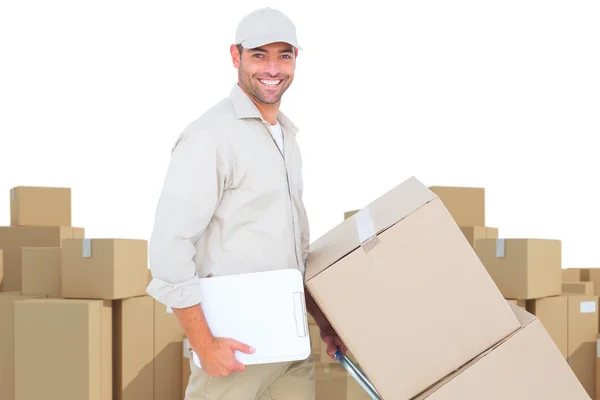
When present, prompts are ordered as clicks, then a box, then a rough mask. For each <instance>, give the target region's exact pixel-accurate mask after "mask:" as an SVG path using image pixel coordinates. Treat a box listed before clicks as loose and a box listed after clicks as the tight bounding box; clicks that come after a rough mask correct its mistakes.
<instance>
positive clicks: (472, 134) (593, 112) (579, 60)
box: [0, 0, 600, 267]
mask: <svg viewBox="0 0 600 400" xmlns="http://www.w3.org/2000/svg"><path fill="white" fill-rule="evenodd" d="M309 3H310V2H306V3H302V2H300V1H298V0H295V1H291V0H290V1H271V2H269V3H263V2H258V1H249V0H244V1H223V2H217V1H211V2H208V1H183V0H180V1H148V0H146V1H131V0H119V1H102V2H90V1H81V0H78V1H69V2H67V1H58V0H57V1H52V2H48V1H8V0H5V1H2V2H1V3H0V224H2V225H7V224H9V222H10V220H9V190H10V188H11V187H13V186H17V185H38V186H68V187H71V188H72V189H73V223H74V225H76V226H82V227H84V228H86V234H87V236H88V237H121V238H145V239H147V238H149V235H150V232H151V229H152V223H153V214H154V208H155V206H156V201H157V198H158V195H159V192H160V189H161V186H162V180H163V177H164V174H165V171H166V167H167V164H168V161H169V155H170V149H171V146H172V145H173V143H174V140H175V138H176V137H177V135H178V134H179V132H180V131H181V130H182V129H183V128H184V127H185V126H186V125H187V124H188V123H189V122H191V121H192V120H193V119H195V118H197V117H198V116H199V115H200V114H201V113H203V112H204V111H205V110H206V109H207V108H208V107H210V106H212V105H213V104H214V103H216V102H217V101H219V100H220V99H222V98H223V97H225V96H227V95H228V94H229V91H230V90H231V87H232V86H233V84H234V83H235V81H236V78H237V74H236V72H237V71H236V70H235V69H234V67H233V66H232V63H231V59H230V55H229V45H230V44H231V43H232V42H233V39H234V33H235V28H236V26H237V23H238V21H239V20H240V19H241V18H242V17H243V16H244V15H245V14H247V13H249V12H250V11H252V10H254V9H255V8H259V7H263V6H267V5H268V6H271V7H274V8H279V9H281V10H282V11H283V12H285V13H286V14H287V15H289V16H290V17H291V18H292V19H293V20H294V22H295V24H296V26H297V29H298V36H299V40H300V43H301V46H303V47H304V51H303V52H301V53H300V56H299V58H298V64H297V69H296V78H295V81H294V83H293V85H292V87H291V88H290V90H289V91H288V92H287V93H286V95H285V97H284V101H283V104H282V110H283V111H284V112H285V113H286V114H287V115H288V116H290V117H291V118H292V120H293V121H294V122H295V123H296V124H297V125H298V126H299V127H300V129H301V131H300V133H299V143H300V145H301V147H302V151H303V157H304V164H305V170H304V178H305V185H306V195H305V196H306V197H305V201H306V205H307V209H308V212H309V218H310V223H311V227H312V237H313V239H316V238H317V237H318V236H320V235H321V234H323V233H324V232H326V231H327V230H328V229H330V228H331V227H333V226H334V225H335V224H337V223H339V222H340V221H341V220H342V218H343V212H344V211H347V210H351V209H355V208H360V207H362V206H364V205H366V204H368V203H369V202H370V201H371V200H373V199H374V198H376V197H378V196H379V195H381V194H382V193H384V192H385V191H387V190H388V189H390V188H392V187H393V186H395V185H396V184H398V183H399V182H401V181H403V180H404V179H406V178H408V177H410V176H413V175H414V176H416V177H417V178H419V179H420V180H421V181H423V182H424V183H425V184H427V185H458V186H483V187H485V189H486V196H487V225H488V226H496V227H498V228H499V229H500V235H501V236H502V237H532V238H552V239H561V240H563V266H564V267H600V260H599V258H598V256H597V251H596V249H597V245H598V239H599V238H600V237H599V235H598V229H599V227H600V211H599V210H600V207H599V205H598V200H599V197H598V185H599V182H598V171H600V168H599V167H600V161H598V149H599V146H598V145H597V144H593V143H594V142H596V141H597V135H598V132H599V128H600V118H599V113H600V96H599V93H600V77H599V74H600V52H599V51H598V50H599V48H600V47H599V45H600V24H599V23H598V21H600V5H599V4H600V3H598V2H597V1H589V0H580V1H547V0H544V1H538V0H528V1H522V0H519V1H513V0H505V1H501V2H487V1H464V0H455V1H441V0H440V1H411V2H392V1H389V2H388V1H381V0H379V1H369V2H341V1H339V2H333V1H321V2H318V3H314V4H309ZM191 184H193V183H191ZM2 192H4V195H1V193H2Z"/></svg>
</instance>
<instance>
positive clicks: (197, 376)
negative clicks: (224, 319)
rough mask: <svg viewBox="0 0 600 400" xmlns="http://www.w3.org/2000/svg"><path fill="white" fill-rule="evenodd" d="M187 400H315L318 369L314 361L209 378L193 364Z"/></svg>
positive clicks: (261, 366) (251, 368) (254, 367)
mask: <svg viewBox="0 0 600 400" xmlns="http://www.w3.org/2000/svg"><path fill="white" fill-rule="evenodd" d="M189 360H190V369H191V375H190V380H189V382H188V386H187V389H186V392H185V400H314V399H315V368H314V362H313V360H312V357H311V356H309V358H308V359H306V360H302V361H296V362H286V363H271V364H258V365H248V366H246V371H244V372H236V373H233V374H231V375H229V376H224V377H214V378H213V377H209V376H208V375H206V374H205V373H204V370H202V368H198V367H197V366H196V364H195V363H194V360H193V358H192V354H191V351H190V358H189Z"/></svg>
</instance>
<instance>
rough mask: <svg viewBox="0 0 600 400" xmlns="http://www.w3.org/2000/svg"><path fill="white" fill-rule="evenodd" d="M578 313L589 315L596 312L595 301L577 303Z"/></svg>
mask: <svg viewBox="0 0 600 400" xmlns="http://www.w3.org/2000/svg"><path fill="white" fill-rule="evenodd" d="M579 312H580V313H581V314H589V313H595V312H596V302H595V301H582V302H581V303H579Z"/></svg>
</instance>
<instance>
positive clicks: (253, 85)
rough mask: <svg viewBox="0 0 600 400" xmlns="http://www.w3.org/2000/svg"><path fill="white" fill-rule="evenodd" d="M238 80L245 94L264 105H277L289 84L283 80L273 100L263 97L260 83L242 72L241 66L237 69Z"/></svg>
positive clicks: (288, 81) (289, 82)
mask: <svg viewBox="0 0 600 400" xmlns="http://www.w3.org/2000/svg"><path fill="white" fill-rule="evenodd" d="M274 79H275V78H274ZM277 79H279V78H277ZM238 80H239V82H240V85H241V86H242V89H244V91H245V92H247V93H248V94H250V95H251V96H252V97H254V98H255V99H257V100H258V101H260V102H261V103H264V104H278V103H279V102H280V101H281V97H282V96H283V94H284V93H285V91H286V90H287V89H288V87H289V86H290V84H291V81H290V80H287V79H284V80H283V82H282V83H281V84H282V87H281V90H280V91H279V93H277V95H276V96H275V97H274V98H273V97H271V98H267V97H265V96H264V95H263V91H262V90H261V89H262V87H261V85H262V83H260V82H259V81H258V80H257V79H254V78H253V77H252V76H250V75H249V74H247V73H246V72H245V71H244V68H243V66H242V65H241V64H240V66H239V68H238Z"/></svg>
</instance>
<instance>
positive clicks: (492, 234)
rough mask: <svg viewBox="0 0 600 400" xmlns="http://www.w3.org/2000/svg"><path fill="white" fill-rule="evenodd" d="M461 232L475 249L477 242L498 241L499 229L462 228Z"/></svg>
mask: <svg viewBox="0 0 600 400" xmlns="http://www.w3.org/2000/svg"><path fill="white" fill-rule="evenodd" d="M460 230H461V231H462V233H463V235H465V237H466V238H467V240H468V241H469V244H470V245H471V247H473V248H475V243H476V242H477V240H480V239H498V228H490V227H485V226H461V227H460Z"/></svg>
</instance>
